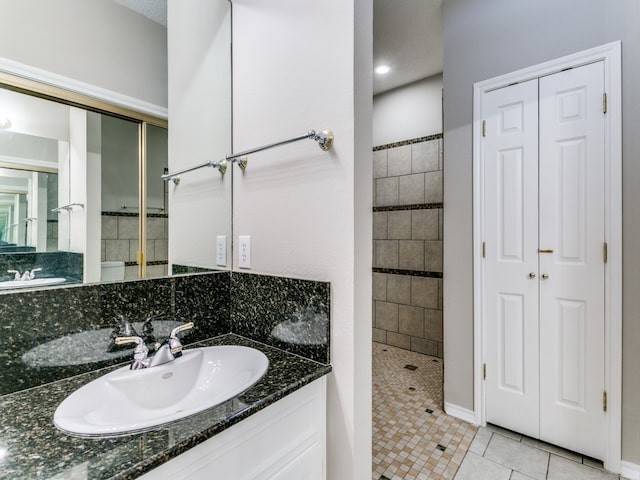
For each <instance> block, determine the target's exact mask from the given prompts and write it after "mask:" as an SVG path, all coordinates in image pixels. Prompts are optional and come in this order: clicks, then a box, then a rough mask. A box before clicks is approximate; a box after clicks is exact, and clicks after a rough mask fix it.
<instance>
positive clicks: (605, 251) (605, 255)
mask: <svg viewBox="0 0 640 480" xmlns="http://www.w3.org/2000/svg"><path fill="white" fill-rule="evenodd" d="M608 258H609V246H608V244H607V242H604V243H603V244H602V260H603V261H604V263H607V259H608Z"/></svg>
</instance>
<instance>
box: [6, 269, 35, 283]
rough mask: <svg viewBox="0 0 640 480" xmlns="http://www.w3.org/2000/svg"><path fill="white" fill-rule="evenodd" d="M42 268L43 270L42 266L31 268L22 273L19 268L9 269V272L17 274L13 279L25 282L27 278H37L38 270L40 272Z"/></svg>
mask: <svg viewBox="0 0 640 480" xmlns="http://www.w3.org/2000/svg"><path fill="white" fill-rule="evenodd" d="M41 270H42V268H33V269H31V271H29V270H25V271H24V272H23V273H22V275H20V272H19V271H18V270H7V273H13V274H15V275H14V277H13V279H14V280H15V281H16V282H24V281H26V280H33V279H34V278H36V272H39V271H41Z"/></svg>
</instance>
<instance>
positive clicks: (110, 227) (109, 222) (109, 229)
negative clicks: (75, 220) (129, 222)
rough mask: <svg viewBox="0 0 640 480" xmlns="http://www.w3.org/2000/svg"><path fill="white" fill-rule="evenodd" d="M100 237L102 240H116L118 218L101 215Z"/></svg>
mask: <svg viewBox="0 0 640 480" xmlns="http://www.w3.org/2000/svg"><path fill="white" fill-rule="evenodd" d="M101 236H102V239H103V240H107V239H108V240H115V239H117V238H118V217H112V216H111V215H102V233H101Z"/></svg>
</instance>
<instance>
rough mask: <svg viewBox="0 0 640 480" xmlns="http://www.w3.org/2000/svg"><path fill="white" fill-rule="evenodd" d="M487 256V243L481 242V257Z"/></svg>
mask: <svg viewBox="0 0 640 480" xmlns="http://www.w3.org/2000/svg"><path fill="white" fill-rule="evenodd" d="M486 256H487V244H486V243H485V242H482V258H486Z"/></svg>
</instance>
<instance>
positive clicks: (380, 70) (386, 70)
mask: <svg viewBox="0 0 640 480" xmlns="http://www.w3.org/2000/svg"><path fill="white" fill-rule="evenodd" d="M390 71H391V67H390V66H389V65H378V66H377V67H376V68H375V69H374V72H376V73H379V74H380V75H384V74H385V73H389V72H390Z"/></svg>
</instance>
